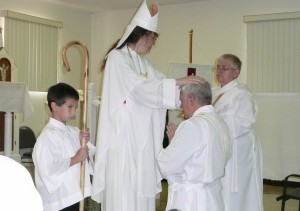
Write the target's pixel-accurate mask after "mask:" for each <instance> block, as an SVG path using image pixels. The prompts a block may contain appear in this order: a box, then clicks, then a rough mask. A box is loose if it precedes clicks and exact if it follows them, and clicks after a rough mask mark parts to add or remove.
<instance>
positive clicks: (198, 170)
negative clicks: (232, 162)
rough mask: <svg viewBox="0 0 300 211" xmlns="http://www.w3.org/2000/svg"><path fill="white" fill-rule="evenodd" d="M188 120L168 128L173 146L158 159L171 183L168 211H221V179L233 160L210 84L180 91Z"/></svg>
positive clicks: (191, 85) (222, 208) (229, 142)
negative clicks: (228, 162)
mask: <svg viewBox="0 0 300 211" xmlns="http://www.w3.org/2000/svg"><path fill="white" fill-rule="evenodd" d="M180 100H181V106H180V107H181V108H182V109H183V114H184V118H185V120H184V121H183V122H181V123H180V125H179V126H178V128H177V129H176V126H175V125H174V124H173V123H169V124H168V126H167V135H168V137H169V140H170V144H169V146H168V147H167V148H165V149H163V150H162V151H161V152H160V154H159V155H158V159H157V160H158V164H159V168H160V171H161V174H162V176H163V177H164V178H166V179H167V180H168V183H169V191H168V202H167V208H166V210H167V211H168V210H180V211H196V210H197V211H198V210H199V211H200V210H201V211H222V210H224V202H223V197H222V185H221V178H222V177H223V176H224V174H225V166H226V164H227V161H228V159H229V157H230V154H231V153H230V151H231V139H230V135H229V131H228V128H227V125H226V123H225V122H224V121H223V119H222V118H221V117H220V116H219V115H218V114H217V113H216V112H215V111H214V108H213V107H212V105H211V100H212V94H211V87H210V85H209V83H208V82H205V83H202V84H190V85H184V86H182V87H181V91H180Z"/></svg>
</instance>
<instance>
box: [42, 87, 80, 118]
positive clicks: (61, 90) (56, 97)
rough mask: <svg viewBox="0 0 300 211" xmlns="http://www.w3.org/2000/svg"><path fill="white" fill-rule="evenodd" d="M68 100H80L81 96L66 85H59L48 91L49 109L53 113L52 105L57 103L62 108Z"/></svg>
mask: <svg viewBox="0 0 300 211" xmlns="http://www.w3.org/2000/svg"><path fill="white" fill-rule="evenodd" d="M67 98H71V99H75V100H79V94H78V92H77V91H76V89H74V88H73V87H72V86H70V85H69V84H66V83H58V84H55V85H53V86H51V87H50V88H49V89H48V94H47V101H48V107H49V109H50V111H51V112H52V108H51V103H52V102H55V103H56V104H57V105H58V106H61V105H62V104H64V103H65V102H66V99H67Z"/></svg>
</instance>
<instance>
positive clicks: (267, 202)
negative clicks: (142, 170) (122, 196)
mask: <svg viewBox="0 0 300 211" xmlns="http://www.w3.org/2000/svg"><path fill="white" fill-rule="evenodd" d="M25 167H26V168H27V169H28V170H29V172H30V173H31V175H32V177H33V179H34V173H33V172H34V166H32V165H26V166H25ZM162 188H163V191H162V193H161V194H160V198H159V199H157V203H156V211H165V207H166V203H167V192H168V184H167V182H164V181H163V182H162ZM281 193H282V186H280V185H274V184H272V183H271V184H269V183H265V184H264V199H263V200H264V209H265V211H280V208H281V201H276V197H277V196H279V195H281ZM84 205H85V206H84V207H85V209H84V210H85V211H101V208H100V204H97V203H96V202H95V201H93V200H92V199H90V198H86V199H85V202H84ZM286 210H287V211H293V210H298V201H297V200H289V201H287V202H286Z"/></svg>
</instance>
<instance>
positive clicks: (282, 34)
mask: <svg viewBox="0 0 300 211" xmlns="http://www.w3.org/2000/svg"><path fill="white" fill-rule="evenodd" d="M244 22H245V23H246V24H247V83H248V85H249V86H250V88H251V90H252V91H253V92H256V93H282V92H283V93H289V92H300V12H291V13H279V14H268V15H254V16H245V17H244Z"/></svg>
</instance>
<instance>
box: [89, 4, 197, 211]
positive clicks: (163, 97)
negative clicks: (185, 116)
mask: <svg viewBox="0 0 300 211" xmlns="http://www.w3.org/2000/svg"><path fill="white" fill-rule="evenodd" d="M157 19H158V6H157V4H156V3H154V4H152V5H151V7H149V8H148V6H147V3H146V1H144V2H143V3H142V5H141V7H140V8H139V10H138V11H137V13H136V15H135V16H134V17H133V19H132V21H131V23H130V24H129V25H128V26H127V28H126V31H125V33H124V34H123V36H122V38H121V39H120V41H119V42H118V43H117V44H116V45H115V46H113V47H112V49H111V50H110V51H109V53H108V54H107V57H106V59H105V64H104V67H105V70H104V80H103V88H102V95H101V109H100V115H99V124H98V132H97V143H96V146H97V149H98V151H97V154H96V158H95V172H94V177H93V190H92V199H93V200H95V201H97V202H100V203H101V210H102V211H154V210H155V195H156V194H157V193H159V192H160V191H161V179H162V177H161V175H160V173H159V171H158V168H157V164H156V156H157V154H158V152H159V151H160V150H161V148H162V141H163V136H164V128H165V118H166V109H167V108H175V106H176V99H177V98H176V91H177V85H182V84H186V83H199V82H201V81H202V79H201V78H200V77H196V76H189V77H185V78H182V79H176V80H175V79H166V78H165V76H164V75H163V74H162V73H160V72H159V71H158V70H156V69H155V68H153V67H152V66H151V65H150V64H149V62H148V61H147V60H146V59H145V58H144V57H143V56H142V55H143V54H147V53H149V52H150V50H151V48H152V46H153V45H154V44H155V40H156V38H157V37H158V34H157Z"/></svg>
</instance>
